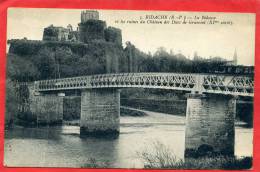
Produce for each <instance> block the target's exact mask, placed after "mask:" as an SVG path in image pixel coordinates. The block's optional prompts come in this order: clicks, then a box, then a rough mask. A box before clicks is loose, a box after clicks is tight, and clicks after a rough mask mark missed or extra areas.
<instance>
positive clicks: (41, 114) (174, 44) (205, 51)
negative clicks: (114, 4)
mask: <svg viewBox="0 0 260 172" xmlns="http://www.w3.org/2000/svg"><path fill="white" fill-rule="evenodd" d="M255 20H256V16H255V14H254V13H231V12H229V13H225V12H187V11H142V10H100V9H58V8H56V9H54V8H53V9H51V8H8V11H7V42H6V47H7V48H6V57H7V58H6V98H5V106H6V107H5V108H6V110H5V130H4V166H6V167H65V168H133V169H223V170H242V169H252V168H253V121H254V120H253V118H254V114H253V112H254V66H255V27H256V26H255V25H256V23H255Z"/></svg>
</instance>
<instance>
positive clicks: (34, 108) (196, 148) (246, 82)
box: [30, 73, 254, 157]
mask: <svg viewBox="0 0 260 172" xmlns="http://www.w3.org/2000/svg"><path fill="white" fill-rule="evenodd" d="M120 88H156V89H170V90H183V91H187V92H189V93H188V94H187V96H186V97H187V107H186V130H185V157H196V156H201V155H205V154H208V151H210V152H211V153H215V154H220V155H231V156H233V155H234V140H235V139H234V137H235V130H234V121H235V115H236V101H237V99H238V98H239V97H240V96H247V97H253V96H254V78H253V76H246V75H234V76H232V75H221V74H184V73H122V74H102V75H91V76H81V77H72V78H61V79H52V80H41V81H35V82H34V84H33V85H32V90H33V94H30V96H31V98H30V110H31V112H32V113H34V114H36V116H37V121H45V122H46V123H48V122H50V120H52V121H62V117H63V106H64V105H63V98H64V96H66V95H65V92H66V90H80V92H81V119H80V134H81V135H92V136H93V135H94V136H96V135H107V134H115V135H118V134H119V133H120V132H119V131H120V91H119V90H120ZM205 149H206V150H207V151H206V152H201V151H203V150H204V151H205Z"/></svg>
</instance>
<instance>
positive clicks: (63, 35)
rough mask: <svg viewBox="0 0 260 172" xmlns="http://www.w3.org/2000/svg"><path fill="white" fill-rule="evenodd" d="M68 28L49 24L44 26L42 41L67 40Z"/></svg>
mask: <svg viewBox="0 0 260 172" xmlns="http://www.w3.org/2000/svg"><path fill="white" fill-rule="evenodd" d="M68 36H69V30H68V29H66V28H62V27H54V26H49V27H47V28H44V31H43V38H42V40H43V41H67V40H68Z"/></svg>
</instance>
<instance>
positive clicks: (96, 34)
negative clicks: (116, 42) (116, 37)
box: [78, 11, 106, 43]
mask: <svg viewBox="0 0 260 172" xmlns="http://www.w3.org/2000/svg"><path fill="white" fill-rule="evenodd" d="M78 26H79V40H80V42H84V43H89V42H91V41H93V40H105V29H106V22H105V21H101V20H99V13H98V11H82V12H81V22H80V23H79V24H78Z"/></svg>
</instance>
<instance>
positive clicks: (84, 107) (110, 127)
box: [80, 89, 120, 135]
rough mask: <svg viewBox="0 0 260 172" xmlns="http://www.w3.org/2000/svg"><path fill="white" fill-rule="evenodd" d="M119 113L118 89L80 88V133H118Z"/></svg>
mask: <svg viewBox="0 0 260 172" xmlns="http://www.w3.org/2000/svg"><path fill="white" fill-rule="evenodd" d="M119 115H120V93H119V91H118V90H115V89H89V90H82V93H81V118H80V131H81V134H82V135H84V134H86V135H96V134H97V135H99V134H102V135H103V134H118V133H119Z"/></svg>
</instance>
